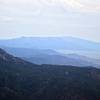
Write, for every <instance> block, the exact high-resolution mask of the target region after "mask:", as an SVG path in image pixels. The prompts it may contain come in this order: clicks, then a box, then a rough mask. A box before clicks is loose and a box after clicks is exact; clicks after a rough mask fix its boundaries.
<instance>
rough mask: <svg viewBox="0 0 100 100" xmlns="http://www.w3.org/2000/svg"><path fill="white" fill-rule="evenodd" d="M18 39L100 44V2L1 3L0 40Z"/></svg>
mask: <svg viewBox="0 0 100 100" xmlns="http://www.w3.org/2000/svg"><path fill="white" fill-rule="evenodd" d="M16 36H75V37H81V38H86V39H89V40H93V41H98V42H100V0H0V37H1V38H7V37H16Z"/></svg>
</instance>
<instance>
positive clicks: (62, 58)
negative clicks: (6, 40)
mask: <svg viewBox="0 0 100 100" xmlns="http://www.w3.org/2000/svg"><path fill="white" fill-rule="evenodd" d="M4 49H5V50H6V51H7V52H8V53H10V54H12V55H14V56H16V57H20V58H22V59H24V60H26V61H29V62H31V63H35V64H52V65H56V64H57V65H73V66H80V67H82V66H94V67H98V68H100V67H99V66H100V60H97V59H93V58H88V57H86V56H81V55H77V54H67V55H64V54H62V53H59V52H56V51H54V50H50V49H47V50H46V49H30V48H8V47H5V48H4Z"/></svg>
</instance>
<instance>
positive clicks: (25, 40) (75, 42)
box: [0, 37, 100, 51]
mask: <svg viewBox="0 0 100 100" xmlns="http://www.w3.org/2000/svg"><path fill="white" fill-rule="evenodd" d="M0 45H1V46H8V47H18V48H25V47H27V48H38V49H67V50H84V51H100V43H96V42H92V41H88V40H84V39H79V38H73V37H21V38H16V39H9V40H0Z"/></svg>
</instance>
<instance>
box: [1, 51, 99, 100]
mask: <svg viewBox="0 0 100 100" xmlns="http://www.w3.org/2000/svg"><path fill="white" fill-rule="evenodd" d="M0 100H100V69H96V68H92V67H91V68H88V67H87V68H79V67H73V66H58V65H35V64H31V63H28V62H26V61H24V60H22V59H20V58H16V57H14V56H12V55H9V54H8V53H6V52H5V51H4V50H2V49H0Z"/></svg>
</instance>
